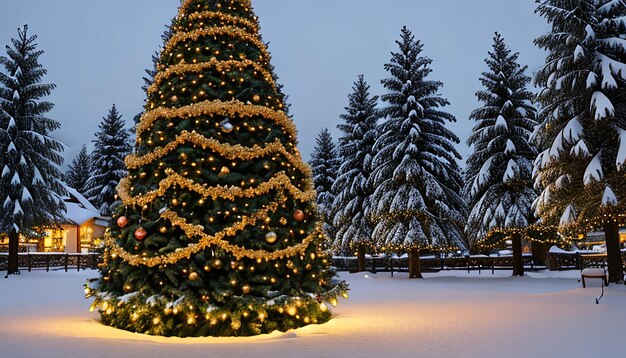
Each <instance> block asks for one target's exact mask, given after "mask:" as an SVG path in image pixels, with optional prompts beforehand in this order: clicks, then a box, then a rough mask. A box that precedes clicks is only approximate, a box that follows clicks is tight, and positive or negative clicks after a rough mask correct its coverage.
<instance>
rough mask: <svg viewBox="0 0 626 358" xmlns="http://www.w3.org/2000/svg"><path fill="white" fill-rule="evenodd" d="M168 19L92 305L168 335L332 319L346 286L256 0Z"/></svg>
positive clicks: (127, 324)
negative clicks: (334, 267)
mask: <svg viewBox="0 0 626 358" xmlns="http://www.w3.org/2000/svg"><path fill="white" fill-rule="evenodd" d="M172 30H173V31H174V33H173V35H172V37H171V39H169V41H168V42H167V43H166V44H165V46H164V47H163V50H162V52H161V57H160V60H159V65H158V68H157V70H158V73H157V75H156V76H155V78H154V83H153V84H152V85H151V86H150V87H149V88H148V101H147V102H146V108H145V110H146V112H145V113H144V115H143V116H142V118H141V121H140V123H139V125H138V126H137V149H136V153H135V154H133V155H131V156H129V157H128V158H127V159H126V164H127V167H128V170H129V175H128V177H127V178H125V179H124V180H122V182H121V183H120V186H119V189H118V194H119V197H120V198H121V200H122V202H123V205H122V206H121V207H119V208H118V210H117V212H116V214H115V216H114V218H113V222H114V225H112V227H111V228H110V232H109V234H108V238H107V240H106V241H107V246H106V252H105V262H104V264H103V266H102V269H101V273H102V277H101V278H100V279H99V280H98V281H97V282H95V283H93V284H91V286H89V285H88V286H87V287H86V291H87V295H88V296H91V295H93V296H95V298H96V299H95V301H94V305H93V307H94V308H98V309H99V310H100V312H101V317H102V322H103V323H104V324H107V325H111V326H114V327H118V328H122V329H126V330H130V331H134V332H141V333H147V334H153V335H164V336H181V337H186V336H247V335H255V334H261V333H268V332H272V331H274V330H280V331H286V330H288V329H292V328H298V327H301V326H304V325H307V324H311V323H323V322H326V321H328V320H329V319H330V318H331V313H330V311H329V307H328V306H327V304H326V303H330V304H331V305H335V304H336V303H337V298H338V296H339V295H342V294H343V295H345V284H344V283H342V282H333V276H334V274H333V273H332V271H330V260H329V258H328V257H327V255H326V253H325V252H324V251H322V244H323V240H324V235H323V233H322V229H321V226H320V224H319V223H318V220H317V215H318V214H317V209H316V205H315V198H316V194H315V190H314V187H313V182H312V179H311V170H310V168H309V167H308V166H307V165H306V164H305V163H304V162H303V161H302V158H301V155H300V153H299V152H298V149H297V148H296V129H295V126H294V124H293V123H292V121H291V120H290V118H289V117H288V116H287V115H286V114H285V113H284V111H283V108H284V104H283V96H282V95H281V94H280V93H279V91H278V90H277V86H276V83H275V81H274V77H275V76H273V74H272V73H271V65H270V63H269V61H270V55H269V53H268V51H267V48H266V45H265V44H264V43H263V42H262V41H261V40H260V36H259V24H258V20H257V18H256V16H255V15H254V13H253V10H252V7H251V3H250V1H249V0H211V1H209V0H185V1H183V3H182V4H181V7H180V10H179V14H178V17H177V20H176V23H175V25H174V26H172Z"/></svg>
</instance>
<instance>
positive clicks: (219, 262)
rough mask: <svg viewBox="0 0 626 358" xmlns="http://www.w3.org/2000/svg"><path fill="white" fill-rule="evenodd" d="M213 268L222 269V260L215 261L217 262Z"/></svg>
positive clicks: (214, 262)
mask: <svg viewBox="0 0 626 358" xmlns="http://www.w3.org/2000/svg"><path fill="white" fill-rule="evenodd" d="M213 267H215V268H220V267H222V260H215V261H213Z"/></svg>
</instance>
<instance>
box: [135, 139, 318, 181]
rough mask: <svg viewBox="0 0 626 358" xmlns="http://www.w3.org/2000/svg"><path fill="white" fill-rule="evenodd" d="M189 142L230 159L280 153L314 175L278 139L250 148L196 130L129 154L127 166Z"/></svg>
mask: <svg viewBox="0 0 626 358" xmlns="http://www.w3.org/2000/svg"><path fill="white" fill-rule="evenodd" d="M187 142H189V143H192V144H195V145H198V146H200V147H202V149H203V150H206V149H210V150H212V151H213V152H215V153H217V154H219V155H221V156H223V157H224V158H226V159H228V160H236V159H239V160H252V159H256V158H260V157H263V156H265V155H267V154H270V153H279V154H282V155H284V156H285V157H286V158H287V160H288V161H289V163H291V165H293V166H294V168H296V169H298V170H300V172H302V173H303V174H304V176H305V177H310V176H311V175H312V173H311V168H310V167H309V166H308V165H307V164H304V162H302V161H301V160H300V158H299V153H298V156H295V155H293V154H291V153H289V152H288V151H287V150H286V149H285V147H284V146H283V145H282V143H281V142H280V140H278V139H276V140H275V141H274V142H272V143H270V144H268V145H266V146H265V147H261V146H259V145H256V144H255V145H254V146H253V147H252V148H250V147H244V146H242V145H240V144H235V145H232V144H227V143H220V142H219V141H218V140H217V139H213V138H206V137H204V136H203V135H201V134H199V133H197V132H195V131H193V132H188V131H182V132H181V134H180V135H179V136H177V137H176V139H175V140H174V141H172V142H169V143H167V144H166V145H165V146H164V147H160V148H158V149H155V150H154V151H152V152H151V153H148V154H146V155H144V156H141V157H140V156H137V155H134V154H131V155H129V156H127V157H126V160H125V163H126V167H127V168H128V169H137V168H139V167H141V166H143V165H147V164H150V163H152V162H153V161H155V160H157V159H160V158H162V157H164V156H165V155H166V154H168V153H169V152H171V151H173V150H174V149H176V148H177V147H178V146H179V145H181V144H183V143H187Z"/></svg>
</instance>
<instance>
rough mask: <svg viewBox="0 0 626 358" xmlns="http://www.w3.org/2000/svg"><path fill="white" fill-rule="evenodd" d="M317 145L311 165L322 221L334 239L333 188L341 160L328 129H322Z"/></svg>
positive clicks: (327, 232)
mask: <svg viewBox="0 0 626 358" xmlns="http://www.w3.org/2000/svg"><path fill="white" fill-rule="evenodd" d="M316 143H317V145H316V146H315V149H314V150H313V154H312V156H311V162H310V164H311V169H312V171H313V183H314V184H315V191H316V192H317V208H318V211H319V213H320V216H321V217H320V219H321V221H322V222H323V223H324V229H325V231H326V234H327V235H329V236H331V237H332V236H333V235H334V233H335V231H336V230H335V228H334V226H333V223H332V214H333V212H334V211H333V201H334V199H335V193H334V192H333V190H332V187H333V184H334V183H335V180H336V176H337V170H338V169H339V159H337V153H336V150H335V143H333V138H332V136H331V134H330V132H329V131H328V128H324V129H322V131H321V132H320V133H319V134H318V136H317V139H316Z"/></svg>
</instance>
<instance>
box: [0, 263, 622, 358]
mask: <svg viewBox="0 0 626 358" xmlns="http://www.w3.org/2000/svg"><path fill="white" fill-rule="evenodd" d="M96 275H97V273H96V272H94V271H86V272H80V273H77V272H68V273H65V272H49V273H47V272H45V271H38V272H31V273H28V272H23V273H22V275H21V276H20V277H11V278H9V279H4V278H0V357H11V358H19V357H24V358H36V357H50V358H55V357H58V358H74V357H76V358H78V357H133V358H135V357H136V358H140V357H150V358H159V357H203V358H207V357H220V358H221V357H256V358H258V357H302V358H307V357H333V358H337V357H361V358H366V357H377V358H380V357H420V358H426V357H476V358H488V357H511V358H514V357H568V358H576V357H585V358H591V357H601V356H604V355H606V354H609V353H612V354H616V356H622V355H623V354H626V343H624V342H625V341H624V334H626V286H624V285H611V286H610V287H608V289H607V292H606V295H605V297H604V298H603V299H602V301H601V302H600V304H599V305H596V304H595V298H596V297H597V296H599V294H600V287H599V283H598V282H596V284H595V285H593V286H594V287H588V288H586V289H583V288H581V285H580V283H579V282H578V278H579V273H578V272H577V271H569V272H556V273H550V272H545V273H544V272H542V273H530V274H528V275H527V276H526V277H522V278H511V277H508V276H509V275H510V272H508V271H501V272H496V274H495V275H491V272H487V273H485V272H483V274H482V275H478V273H477V272H472V273H471V274H468V273H467V272H466V271H457V272H442V273H438V274H427V275H426V276H427V279H425V280H408V279H407V275H406V274H396V275H395V277H394V278H391V277H390V275H389V273H380V274H378V275H373V274H369V273H361V274H347V273H342V274H341V277H342V278H344V279H345V280H347V281H348V282H349V283H350V287H351V291H350V299H349V300H344V301H342V302H341V304H340V306H339V307H338V308H337V309H336V311H335V312H336V318H335V319H333V320H332V321H331V322H330V323H327V324H325V325H321V326H308V327H305V328H303V329H300V330H297V331H294V332H288V333H274V334H271V335H265V336H259V337H251V338H194V339H179V338H162V337H149V336H144V335H139V334H133V333H128V332H124V331H119V330H116V329H113V328H110V327H105V326H102V325H100V324H99V323H98V322H97V321H96V319H97V317H98V316H97V314H96V313H89V312H88V308H89V305H90V302H89V301H87V300H85V299H83V287H82V285H83V282H84V280H85V278H87V277H93V276H96Z"/></svg>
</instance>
